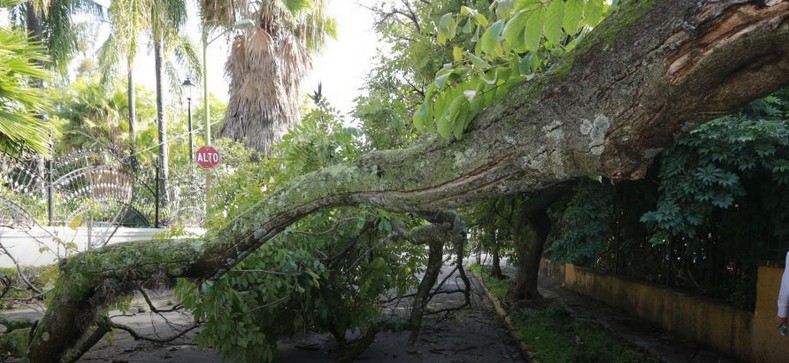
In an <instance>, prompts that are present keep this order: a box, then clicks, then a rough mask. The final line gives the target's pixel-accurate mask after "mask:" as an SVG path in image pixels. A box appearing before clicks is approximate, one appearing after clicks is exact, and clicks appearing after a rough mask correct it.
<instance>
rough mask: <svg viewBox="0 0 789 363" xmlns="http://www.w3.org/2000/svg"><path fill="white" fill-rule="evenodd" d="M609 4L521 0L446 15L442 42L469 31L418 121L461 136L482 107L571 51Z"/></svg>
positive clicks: (448, 134) (440, 30) (419, 124)
mask: <svg viewBox="0 0 789 363" xmlns="http://www.w3.org/2000/svg"><path fill="white" fill-rule="evenodd" d="M608 9H609V5H608V4H607V2H605V1H602V0H568V1H564V0H551V1H542V0H520V1H494V2H493V3H492V4H491V5H490V7H489V8H488V9H487V11H485V10H477V9H473V8H470V7H467V6H463V7H461V9H460V11H459V12H458V13H447V14H444V15H443V16H441V18H440V19H439V21H438V24H437V26H436V35H437V39H436V40H437V42H438V44H440V45H443V44H446V43H448V42H449V41H452V40H453V39H455V38H456V37H458V36H460V35H461V34H462V35H464V36H463V39H462V40H461V41H460V42H459V43H458V44H457V45H455V46H454V50H453V53H452V54H453V61H452V63H447V64H445V65H444V66H443V68H442V69H441V70H439V71H438V72H437V73H436V75H435V79H434V81H433V82H432V83H431V84H430V85H429V86H428V88H427V91H426V94H425V101H424V103H423V104H422V105H421V106H420V107H419V109H418V110H417V111H416V112H415V113H414V117H413V122H414V126H415V127H416V128H417V129H418V130H425V129H427V130H431V131H432V130H435V131H437V132H438V134H439V135H441V137H443V138H444V139H447V140H449V139H451V138H455V139H460V138H461V137H462V135H463V132H464V131H465V130H466V128H467V127H468V126H469V125H470V124H471V122H472V120H474V118H475V117H476V116H477V114H479V112H481V111H482V110H483V109H485V108H486V107H487V106H489V105H491V104H492V103H493V102H494V101H496V100H498V99H500V98H501V97H502V96H503V95H505V94H507V93H508V92H509V91H510V90H511V89H512V87H514V86H515V85H516V84H518V83H520V82H522V81H524V80H527V81H528V80H530V79H532V77H533V76H534V75H535V74H537V73H539V72H542V71H544V70H545V69H548V68H549V67H550V65H551V64H552V62H553V60H554V59H556V58H557V57H560V56H561V55H562V54H564V53H566V52H567V51H569V50H572V49H573V48H574V47H575V46H576V45H577V44H578V41H579V40H580V39H581V37H582V35H583V34H585V33H586V32H587V31H588V30H589V29H591V28H592V27H594V26H595V25H597V24H598V23H599V22H600V21H601V20H602V18H603V16H604V14H605V13H606V12H607V11H608Z"/></svg>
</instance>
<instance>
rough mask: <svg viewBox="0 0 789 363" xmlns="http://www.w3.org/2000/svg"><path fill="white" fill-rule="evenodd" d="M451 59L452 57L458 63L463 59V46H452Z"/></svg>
mask: <svg viewBox="0 0 789 363" xmlns="http://www.w3.org/2000/svg"><path fill="white" fill-rule="evenodd" d="M452 59H454V60H455V62H458V63H460V61H461V60H463V48H461V47H457V46H456V47H453V48H452Z"/></svg>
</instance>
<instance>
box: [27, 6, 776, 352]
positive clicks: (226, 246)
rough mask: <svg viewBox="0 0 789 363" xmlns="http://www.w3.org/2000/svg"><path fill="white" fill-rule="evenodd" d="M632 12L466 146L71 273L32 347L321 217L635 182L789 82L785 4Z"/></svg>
mask: <svg viewBox="0 0 789 363" xmlns="http://www.w3.org/2000/svg"><path fill="white" fill-rule="evenodd" d="M769 4H771V6H767V5H764V4H758V3H754V4H751V3H733V2H689V1H685V0H665V1H639V2H630V3H628V4H626V5H625V6H623V7H622V9H621V10H620V11H618V12H617V13H616V14H614V15H613V16H611V17H610V18H609V19H607V20H606V21H604V23H603V24H601V25H600V26H598V27H597V28H596V29H595V30H594V31H593V32H592V33H590V34H589V35H588V36H587V37H586V39H585V40H584V41H583V42H581V44H579V46H578V47H577V48H576V49H575V50H574V51H573V52H572V53H570V54H568V55H567V56H566V57H565V58H564V59H563V60H562V61H561V63H560V64H558V65H556V66H555V67H554V68H553V70H552V71H550V72H547V73H546V74H545V75H542V76H538V77H535V78H534V79H532V80H531V81H528V82H526V83H524V84H523V85H522V86H520V87H518V88H516V89H514V90H513V91H512V92H510V94H509V95H508V96H507V97H506V98H505V99H504V100H502V101H501V102H499V103H498V104H496V105H494V106H491V107H489V108H488V109H487V110H486V111H485V112H483V113H482V114H481V115H480V116H479V117H478V119H477V120H476V121H475V124H474V126H473V127H472V129H471V130H470V131H469V132H468V134H467V135H465V136H464V138H463V140H461V141H456V142H451V143H448V142H444V141H441V140H438V139H432V140H427V141H425V142H422V143H420V144H417V145H415V146H413V147H411V148H409V149H405V150H395V151H381V152H374V153H371V154H368V155H366V156H364V157H361V158H359V159H358V160H356V161H355V162H352V163H348V164H345V165H337V166H332V167H329V168H326V169H322V170H318V171H316V172H313V173H310V174H307V175H303V176H301V177H299V178H296V179H294V180H293V182H292V183H290V184H289V185H287V186H285V187H283V188H282V189H280V190H278V191H276V192H273V193H272V194H271V195H270V196H269V197H268V198H266V199H264V200H261V201H260V202H259V203H258V205H257V206H256V207H255V208H253V209H252V210H251V211H249V212H248V213H247V214H245V215H243V216H242V217H240V218H237V219H236V220H235V221H233V222H232V223H231V224H230V225H229V226H228V227H227V228H225V229H224V230H222V231H213V232H209V233H208V234H207V235H206V236H205V237H204V238H203V239H201V240H190V241H148V242H130V243H126V244H122V245H113V246H108V247H106V248H101V249H97V250H93V251H90V252H85V253H82V254H79V255H77V256H75V257H73V258H70V259H68V260H66V261H65V262H64V263H63V264H62V266H61V276H60V278H59V279H58V282H57V284H56V288H55V289H54V290H53V291H52V293H51V296H50V298H49V304H48V306H49V310H48V311H47V313H46V315H45V316H44V318H43V319H42V320H41V322H40V323H39V325H38V327H37V329H36V330H35V332H34V334H33V340H32V342H31V344H30V349H29V358H30V359H31V361H33V362H53V361H58V360H59V359H60V357H63V356H64V355H65V354H66V353H67V352H68V350H69V349H70V348H71V347H72V346H74V344H75V343H76V342H77V341H78V339H79V338H80V337H82V336H84V335H85V334H86V332H88V331H89V328H90V327H91V325H93V324H94V322H95V321H96V316H97V309H98V308H100V307H102V306H105V304H106V303H107V302H108V301H111V300H112V299H113V298H114V296H116V295H117V294H121V293H125V292H127V291H128V290H129V289H130V288H131V282H132V281H133V280H146V279H150V278H151V276H155V277H159V278H170V277H190V278H196V279H208V278H215V277H217V276H219V275H221V274H223V273H224V272H226V271H227V270H228V269H229V268H231V267H232V266H233V265H235V264H236V263H238V262H239V261H240V260H241V259H243V258H244V257H246V256H247V255H249V254H250V253H251V252H252V251H253V250H255V249H256V248H258V247H259V246H260V245H261V244H263V243H265V242H266V241H268V240H269V239H271V238H272V237H273V236H275V235H276V234H278V233H279V232H280V231H282V230H283V229H284V228H285V227H286V226H288V225H289V224H291V223H293V222H294V221H296V220H298V219H299V218H301V217H303V216H305V215H307V214H309V213H311V212H313V211H316V210H318V209H322V208H328V207H335V206H356V205H361V204H365V205H370V206H375V207H380V208H385V209H388V210H392V211H415V210H433V211H435V210H442V209H447V208H451V207H455V206H461V205H468V204H470V203H474V202H477V201H481V200H488V199H490V198H493V197H497V196H502V195H507V194H512V193H518V192H525V191H531V190H539V189H543V188H545V187H548V186H551V185H555V184H557V183H559V182H561V181H564V180H568V179H571V178H574V177H582V176H595V175H605V176H608V177H609V178H611V179H613V180H619V179H625V178H638V177H640V176H642V175H643V173H644V171H645V170H646V168H647V166H648V165H649V164H650V163H651V161H652V158H653V157H654V156H655V154H656V153H657V152H659V151H660V150H662V149H663V148H665V147H668V146H670V145H671V143H672V140H673V139H674V137H676V135H678V134H679V133H682V132H684V131H685V130H688V129H689V128H690V127H692V126H693V125H695V124H697V123H698V122H701V121H704V120H706V119H709V118H711V117H714V116H716V115H719V114H722V113H725V112H729V111H731V110H733V109H736V108H737V107H738V106H741V105H742V104H743V103H745V102H748V101H750V100H752V99H754V98H756V97H760V96H763V95H765V94H767V93H769V92H771V91H774V90H775V89H776V88H778V87H780V86H782V85H785V84H787V83H789V23H788V21H787V19H788V18H789V2H787V1H780V2H777V3H776V2H774V1H771V2H769Z"/></svg>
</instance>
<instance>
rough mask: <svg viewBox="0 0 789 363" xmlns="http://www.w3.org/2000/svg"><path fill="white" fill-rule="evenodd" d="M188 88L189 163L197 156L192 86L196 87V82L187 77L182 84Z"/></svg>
mask: <svg viewBox="0 0 789 363" xmlns="http://www.w3.org/2000/svg"><path fill="white" fill-rule="evenodd" d="M181 87H183V88H184V89H185V90H186V109H187V112H188V115H189V116H188V117H189V118H188V120H189V121H188V122H189V164H193V163H194V157H195V143H194V134H193V133H192V87H194V83H192V81H190V80H189V78H187V79H186V80H185V81H184V83H182V84H181Z"/></svg>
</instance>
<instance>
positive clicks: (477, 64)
mask: <svg viewBox="0 0 789 363" xmlns="http://www.w3.org/2000/svg"><path fill="white" fill-rule="evenodd" d="M468 59H469V60H471V65H472V66H473V67H474V68H476V69H478V70H479V71H485V70H487V69H488V68H490V64H489V63H488V62H486V61H485V60H484V59H482V58H480V57H477V56H476V55H474V54H471V53H469V55H468Z"/></svg>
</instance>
